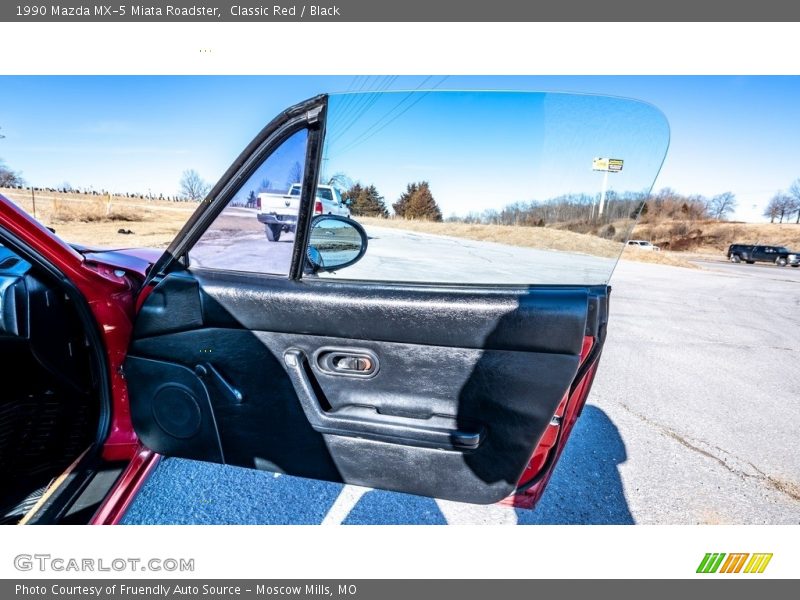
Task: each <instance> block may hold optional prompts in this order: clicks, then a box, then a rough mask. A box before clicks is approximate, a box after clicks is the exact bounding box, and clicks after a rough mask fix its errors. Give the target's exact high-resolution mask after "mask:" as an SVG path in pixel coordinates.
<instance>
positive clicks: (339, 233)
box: [306, 215, 367, 273]
mask: <svg viewBox="0 0 800 600" xmlns="http://www.w3.org/2000/svg"><path fill="white" fill-rule="evenodd" d="M366 251H367V232H366V231H364V228H363V227H362V226H361V225H359V224H358V223H356V222H355V221H353V220H352V219H348V218H346V217H340V216H338V215H319V216H317V217H314V220H313V221H311V235H310V236H309V240H308V250H307V251H306V258H307V260H308V263H309V265H310V268H311V271H312V272H314V273H317V272H319V271H336V270H338V269H344V268H345V267H349V266H350V265H352V264H354V263H356V262H358V261H359V260H361V257H362V256H364V253H365V252H366Z"/></svg>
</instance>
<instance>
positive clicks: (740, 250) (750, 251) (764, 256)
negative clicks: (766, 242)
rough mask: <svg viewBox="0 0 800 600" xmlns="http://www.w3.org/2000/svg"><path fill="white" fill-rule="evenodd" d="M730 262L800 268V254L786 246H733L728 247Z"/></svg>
mask: <svg viewBox="0 0 800 600" xmlns="http://www.w3.org/2000/svg"><path fill="white" fill-rule="evenodd" d="M728 260H730V261H731V262H733V263H739V262H742V261H744V262H746V263H747V264H748V265H752V264H753V263H756V262H768V263H773V264H776V265H778V266H779V267H785V266H786V265H791V266H793V267H800V252H792V251H791V250H789V249H788V248H786V247H784V246H749V245H747V244H731V245H730V246H729V247H728Z"/></svg>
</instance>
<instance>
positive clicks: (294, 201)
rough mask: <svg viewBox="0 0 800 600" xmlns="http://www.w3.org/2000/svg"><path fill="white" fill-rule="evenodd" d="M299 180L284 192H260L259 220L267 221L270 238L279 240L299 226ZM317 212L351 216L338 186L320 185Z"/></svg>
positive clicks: (266, 225)
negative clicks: (283, 234) (284, 233)
mask: <svg viewBox="0 0 800 600" xmlns="http://www.w3.org/2000/svg"><path fill="white" fill-rule="evenodd" d="M301 188H302V186H301V184H299V183H293V184H292V185H291V186H290V187H289V190H288V191H287V192H286V193H285V194H268V193H264V192H262V193H260V194H259V195H258V221H259V222H260V223H263V224H264V229H265V231H266V234H267V239H268V240H269V241H270V242H277V241H278V240H280V239H281V234H282V233H283V232H284V231H287V232H290V233H294V232H295V230H296V229H297V213H298V212H299V210H300V190H301ZM314 214H315V215H340V216H342V217H347V218H348V219H349V218H350V201H349V200H348V201H346V202H344V201H342V195H341V194H340V193H339V190H337V189H336V188H335V187H333V186H330V185H318V186H317V193H316V197H315V198H314Z"/></svg>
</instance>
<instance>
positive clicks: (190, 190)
mask: <svg viewBox="0 0 800 600" xmlns="http://www.w3.org/2000/svg"><path fill="white" fill-rule="evenodd" d="M180 186H181V195H183V196H184V197H185V198H188V199H189V200H191V201H192V202H200V200H202V199H203V198H205V197H206V194H208V191H209V190H210V189H211V184H209V183H208V182H206V181H204V180H203V178H202V177H200V174H199V173H198V172H197V171H195V170H194V169H187V170H186V171H184V172H183V175H182V176H181V181H180Z"/></svg>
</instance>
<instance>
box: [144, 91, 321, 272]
mask: <svg viewBox="0 0 800 600" xmlns="http://www.w3.org/2000/svg"><path fill="white" fill-rule="evenodd" d="M327 102H328V97H327V95H319V96H315V97H314V98H310V99H308V100H305V101H303V102H301V103H299V104H296V105H294V106H292V107H290V108H287V109H286V110H285V111H283V112H282V113H281V114H279V115H278V116H277V117H275V118H274V119H273V120H272V121H270V123H269V124H267V126H266V127H264V129H262V130H261V131H260V132H259V134H258V135H257V136H256V137H255V138H254V139H253V141H251V142H250V144H248V146H247V147H246V148H245V149H244V150H243V151H242V152H241V154H239V156H238V157H237V158H236V160H235V161H234V162H233V164H232V165H231V166H230V167H228V170H227V171H225V174H224V175H223V176H222V177H221V178H220V180H219V181H218V182H217V183H216V185H214V187H213V188H211V191H210V192H209V193H208V196H207V197H206V199H205V200H203V201H202V202H201V203H200V205H199V206H198V207H197V210H195V212H194V213H193V214H192V216H191V217H190V218H189V220H188V221H187V222H186V224H185V225H184V226H183V227H182V228H181V230H180V231H179V232H178V235H177V236H175V239H174V240H173V242H172V243H171V244H170V245H169V247H168V248H167V249H166V251H165V252H164V254H163V255H162V256H161V258H159V259H158V260H157V261H156V263H155V264H154V265H153V267H152V268H151V269H150V271H149V272H148V274H147V278H146V280H145V285H144V286H143V288H144V287H145V286H146V285H147V284H149V283H151V282H156V281H158V280H159V279H160V278H161V277H162V276H163V275H165V274H166V273H167V272H169V271H170V270H172V269H173V268H176V263H177V261H178V260H179V259H182V260H183V262H184V263H188V259H187V258H186V254H187V252H188V251H189V249H190V248H191V247H192V246H193V245H194V244H195V243H196V242H197V240H199V239H200V237H201V236H202V235H203V233H205V231H206V229H208V227H209V226H210V225H211V223H213V221H214V219H216V218H217V216H219V214H220V213H221V212H222V211H223V210H224V209H225V207H226V206H227V205H228V202H229V201H230V200H231V198H233V196H234V195H235V194H236V192H237V191H238V189H239V186H241V185H242V183H244V182H245V181H247V178H248V177H250V175H251V174H252V173H253V172H254V171H255V170H256V169H257V168H258V167H259V166H260V165H261V163H262V162H263V161H264V160H266V159H267V158H268V157H269V156H270V155H271V154H272V153H273V152H274V151H275V150H276V149H277V148H278V147H279V146H280V145H281V144H282V143H283V142H284V141H286V140H287V139H288V138H289V137H291V136H292V135H293V134H295V133H297V132H298V131H300V130H302V129H305V128H308V129H309V146H308V150H307V153H306V165H305V170H304V178H303V196H302V197H303V204H302V205H301V207H300V214H299V221H298V231H297V240H299V241H304V240H305V236H306V229H307V228H308V223H309V222H310V218H311V217H310V214H311V208H310V207H311V205H312V202H311V200H310V198H313V196H314V195H313V193H311V192H310V190H311V189H312V188H313V187H314V186H315V185H316V175H317V173H318V171H319V162H320V160H321V157H320V156H319V146H321V137H322V131H321V128H322V126H323V123H324V119H323V118H322V117H323V116H324V109H325V106H327ZM295 254H296V252H295ZM293 261H294V264H299V265H300V266H299V267H295V266H293V267H292V268H293V270H294V271H297V272H298V273H299V272H301V270H302V261H301V260H299V259H298V257H297V256H295V257H294V258H293ZM298 276H299V275H298Z"/></svg>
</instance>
